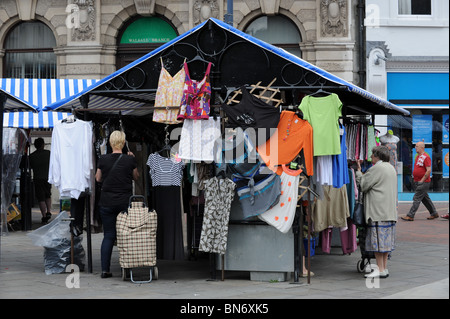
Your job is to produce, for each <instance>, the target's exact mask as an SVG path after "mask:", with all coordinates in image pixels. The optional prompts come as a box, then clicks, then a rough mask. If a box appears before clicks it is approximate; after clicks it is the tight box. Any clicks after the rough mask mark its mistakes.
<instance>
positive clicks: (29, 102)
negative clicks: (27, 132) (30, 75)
mask: <svg viewBox="0 0 450 319" xmlns="http://www.w3.org/2000/svg"><path fill="white" fill-rule="evenodd" d="M95 82H97V80H91V79H0V90H1V91H3V92H4V93H6V97H7V99H6V102H5V105H4V113H3V127H18V128H34V129H36V128H52V127H53V125H54V123H55V122H56V121H59V120H62V119H64V118H66V117H67V116H69V115H70V113H68V112H56V111H42V109H43V108H44V107H46V106H48V105H50V104H52V103H55V102H57V101H59V100H61V99H65V98H70V97H71V96H73V95H75V94H77V93H79V92H82V91H83V90H84V89H86V88H88V87H89V86H91V85H92V84H94V83H95Z"/></svg>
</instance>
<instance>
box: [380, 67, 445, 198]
mask: <svg viewBox="0 0 450 319" xmlns="http://www.w3.org/2000/svg"><path fill="white" fill-rule="evenodd" d="M387 94H388V100H389V101H391V102H392V103H395V104H397V105H400V106H402V107H404V108H405V109H407V110H408V111H410V113H411V117H402V116H388V118H387V126H388V128H390V129H392V131H393V133H394V135H395V136H397V137H398V138H399V142H398V144H397V145H398V149H397V153H398V161H399V164H400V165H399V167H398V173H399V200H400V201H411V200H412V197H413V195H414V189H413V183H412V182H411V181H412V167H413V166H414V160H415V156H416V154H415V148H414V145H415V144H416V143H417V142H424V143H425V151H426V152H427V154H428V155H429V156H430V157H431V160H432V175H431V186H430V193H429V194H430V197H431V199H432V200H434V201H448V200H449V186H448V185H449V183H448V181H449V180H448V178H449V157H448V156H449V155H448V151H449V126H448V118H449V113H448V105H449V104H448V102H449V100H448V97H449V76H448V73H432V72H420V73H419V72H417V73H412V72H388V73H387Z"/></svg>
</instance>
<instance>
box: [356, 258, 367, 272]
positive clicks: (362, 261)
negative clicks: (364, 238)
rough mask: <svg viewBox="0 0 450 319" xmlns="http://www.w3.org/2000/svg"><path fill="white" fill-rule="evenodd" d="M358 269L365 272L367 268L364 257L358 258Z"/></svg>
mask: <svg viewBox="0 0 450 319" xmlns="http://www.w3.org/2000/svg"><path fill="white" fill-rule="evenodd" d="M356 269H357V270H358V272H359V273H364V272H365V269H366V264H365V263H364V259H360V260H358V263H357V264H356Z"/></svg>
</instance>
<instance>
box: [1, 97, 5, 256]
mask: <svg viewBox="0 0 450 319" xmlns="http://www.w3.org/2000/svg"><path fill="white" fill-rule="evenodd" d="M5 102H6V94H5V93H3V92H0V123H2V129H1V130H0V142H1V143H0V145H1V147H2V150H1V152H0V203H1V201H2V198H1V197H2V183H3V108H4V105H5ZM0 219H3V215H2V211H1V205H0ZM2 228H3V226H2V225H1V223H0V263H1V260H2V255H1V252H2V251H1V247H2V239H1V238H2V236H3V234H2V231H3V230H2Z"/></svg>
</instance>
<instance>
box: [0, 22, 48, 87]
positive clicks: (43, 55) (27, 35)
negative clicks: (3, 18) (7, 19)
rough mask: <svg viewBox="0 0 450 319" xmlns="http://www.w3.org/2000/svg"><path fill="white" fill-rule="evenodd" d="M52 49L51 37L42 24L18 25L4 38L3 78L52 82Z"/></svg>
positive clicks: (27, 23) (25, 23)
mask: <svg viewBox="0 0 450 319" xmlns="http://www.w3.org/2000/svg"><path fill="white" fill-rule="evenodd" d="M55 46H56V39H55V36H54V35H53V32H52V30H51V29H50V28H49V27H47V26H46V25H45V24H44V23H42V22H39V21H32V22H22V23H20V24H18V25H17V26H15V27H14V28H13V29H12V30H11V31H10V32H9V33H8V35H7V36H6V38H5V46H4V47H5V57H4V59H3V61H4V67H3V77H5V78H28V79H33V78H34V79H44V78H46V79H54V78H56V55H55V53H54V51H53V48H54V47H55Z"/></svg>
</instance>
